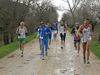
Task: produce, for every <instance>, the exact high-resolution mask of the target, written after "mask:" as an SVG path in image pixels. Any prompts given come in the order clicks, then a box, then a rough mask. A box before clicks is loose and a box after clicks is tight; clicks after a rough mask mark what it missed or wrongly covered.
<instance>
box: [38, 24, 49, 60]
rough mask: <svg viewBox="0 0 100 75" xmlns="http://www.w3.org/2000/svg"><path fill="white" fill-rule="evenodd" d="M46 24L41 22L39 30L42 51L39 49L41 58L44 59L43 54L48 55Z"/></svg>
mask: <svg viewBox="0 0 100 75" xmlns="http://www.w3.org/2000/svg"><path fill="white" fill-rule="evenodd" d="M48 31H49V30H48V25H47V24H42V26H41V31H40V35H39V37H40V40H41V44H42V51H41V58H42V60H44V56H45V55H46V56H47V55H48Z"/></svg>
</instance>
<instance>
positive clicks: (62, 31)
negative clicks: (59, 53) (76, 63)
mask: <svg viewBox="0 0 100 75" xmlns="http://www.w3.org/2000/svg"><path fill="white" fill-rule="evenodd" d="M60 37H61V49H63V48H64V47H65V39H66V25H65V24H64V22H63V21H61V26H60Z"/></svg>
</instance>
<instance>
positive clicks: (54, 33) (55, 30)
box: [52, 22, 58, 40]
mask: <svg viewBox="0 0 100 75" xmlns="http://www.w3.org/2000/svg"><path fill="white" fill-rule="evenodd" d="M52 27H53V40H57V34H58V22H55V23H53V25H52Z"/></svg>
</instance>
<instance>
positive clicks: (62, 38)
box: [60, 33, 66, 41]
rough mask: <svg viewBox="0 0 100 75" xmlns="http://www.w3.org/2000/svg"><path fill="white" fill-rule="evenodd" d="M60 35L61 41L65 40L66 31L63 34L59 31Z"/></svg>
mask: <svg viewBox="0 0 100 75" xmlns="http://www.w3.org/2000/svg"><path fill="white" fill-rule="evenodd" d="M60 37H61V41H65V39H66V33H64V35H63V34H62V33H60Z"/></svg>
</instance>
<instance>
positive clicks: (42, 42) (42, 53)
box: [41, 40, 44, 60]
mask: <svg viewBox="0 0 100 75" xmlns="http://www.w3.org/2000/svg"><path fill="white" fill-rule="evenodd" d="M41 44H42V45H41V46H42V51H41V55H42V60H44V40H41Z"/></svg>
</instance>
